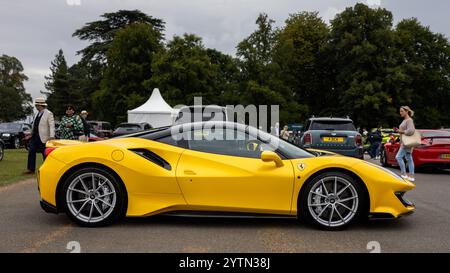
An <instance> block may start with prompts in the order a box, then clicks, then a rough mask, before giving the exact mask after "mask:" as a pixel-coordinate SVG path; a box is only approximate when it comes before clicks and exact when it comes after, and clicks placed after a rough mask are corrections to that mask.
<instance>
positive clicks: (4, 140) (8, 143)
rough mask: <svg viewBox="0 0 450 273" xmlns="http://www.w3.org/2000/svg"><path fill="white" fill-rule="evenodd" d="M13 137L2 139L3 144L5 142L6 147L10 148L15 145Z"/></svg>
mask: <svg viewBox="0 0 450 273" xmlns="http://www.w3.org/2000/svg"><path fill="white" fill-rule="evenodd" d="M13 139H14V138H13V137H2V140H3V142H5V145H7V146H9V145H12V144H13Z"/></svg>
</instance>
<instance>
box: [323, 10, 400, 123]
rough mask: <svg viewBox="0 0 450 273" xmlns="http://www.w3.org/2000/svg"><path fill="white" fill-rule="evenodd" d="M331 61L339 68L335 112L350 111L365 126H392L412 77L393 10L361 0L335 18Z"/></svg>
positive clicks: (345, 112)
mask: <svg viewBox="0 0 450 273" xmlns="http://www.w3.org/2000/svg"><path fill="white" fill-rule="evenodd" d="M331 26H332V30H331V35H330V42H329V45H330V46H331V50H332V54H331V56H330V59H329V60H330V63H332V66H333V69H334V71H335V75H336V76H335V86H333V88H335V89H334V92H335V95H336V104H335V111H334V113H336V114H339V115H341V116H344V115H349V116H351V117H352V118H353V119H354V121H355V122H356V123H357V124H358V125H361V126H369V127H374V126H378V125H385V126H388V125H391V124H393V123H394V122H396V119H397V117H398V114H397V107H398V102H399V100H400V98H401V97H403V98H405V97H406V98H407V97H408V94H407V92H404V91H405V89H404V85H405V84H406V83H407V80H408V79H407V76H406V75H405V74H404V73H403V70H402V69H401V66H400V59H401V56H402V55H401V51H400V50H399V49H398V48H396V46H395V33H394V31H393V30H392V14H391V12H389V11H388V10H386V9H382V8H378V9H371V8H369V7H368V6H366V5H364V4H356V5H355V6H354V7H350V8H347V9H345V10H344V11H343V12H342V13H340V14H338V15H336V17H335V19H334V20H332V21H331Z"/></svg>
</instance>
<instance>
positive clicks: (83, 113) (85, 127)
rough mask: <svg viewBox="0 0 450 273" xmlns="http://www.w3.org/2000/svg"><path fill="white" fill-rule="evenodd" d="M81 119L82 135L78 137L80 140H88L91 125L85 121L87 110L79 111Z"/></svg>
mask: <svg viewBox="0 0 450 273" xmlns="http://www.w3.org/2000/svg"><path fill="white" fill-rule="evenodd" d="M80 117H81V121H82V122H83V133H84V134H83V135H82V136H81V137H80V140H81V141H86V142H88V141H89V137H90V135H91V127H90V125H89V123H88V122H87V117H88V112H87V111H86V110H83V111H81V114H80Z"/></svg>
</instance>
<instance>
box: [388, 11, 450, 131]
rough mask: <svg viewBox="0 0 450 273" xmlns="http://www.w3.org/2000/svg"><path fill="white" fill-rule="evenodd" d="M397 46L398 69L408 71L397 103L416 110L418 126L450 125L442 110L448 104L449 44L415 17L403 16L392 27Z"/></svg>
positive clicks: (449, 94)
mask: <svg viewBox="0 0 450 273" xmlns="http://www.w3.org/2000/svg"><path fill="white" fill-rule="evenodd" d="M396 35H397V45H396V46H397V47H398V48H400V49H401V50H402V52H403V58H402V60H403V62H402V69H403V70H404V71H405V73H406V74H407V75H408V84H407V85H406V87H405V89H404V91H403V94H402V96H401V98H402V100H401V101H399V103H400V104H401V105H405V104H409V105H411V107H412V108H414V109H415V110H416V113H417V114H416V116H415V122H416V125H417V126H418V127H426V128H439V127H440V126H444V125H447V126H449V125H450V116H449V115H445V114H442V113H446V111H447V108H448V105H450V79H449V76H450V45H449V42H448V40H447V38H445V37H444V36H443V35H442V34H439V33H433V32H432V31H431V30H430V29H429V28H428V27H424V26H422V25H421V24H420V22H419V21H418V20H417V19H415V18H412V19H406V20H402V21H401V22H399V23H398V25H397V28H396Z"/></svg>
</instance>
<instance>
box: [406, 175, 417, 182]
mask: <svg viewBox="0 0 450 273" xmlns="http://www.w3.org/2000/svg"><path fill="white" fill-rule="evenodd" d="M406 179H408V180H409V181H411V182H414V181H416V179H415V178H414V177H410V176H408V178H406Z"/></svg>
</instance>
